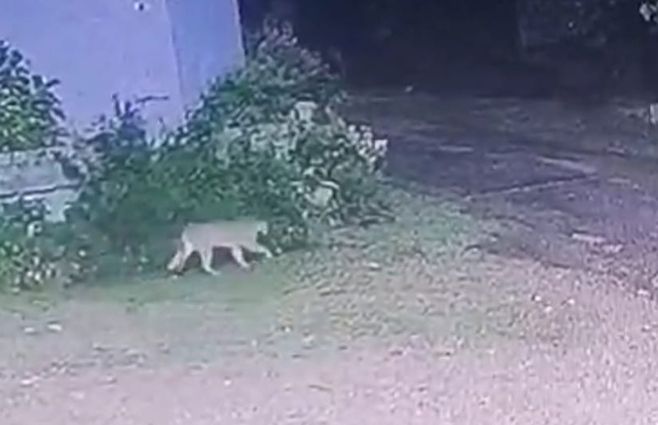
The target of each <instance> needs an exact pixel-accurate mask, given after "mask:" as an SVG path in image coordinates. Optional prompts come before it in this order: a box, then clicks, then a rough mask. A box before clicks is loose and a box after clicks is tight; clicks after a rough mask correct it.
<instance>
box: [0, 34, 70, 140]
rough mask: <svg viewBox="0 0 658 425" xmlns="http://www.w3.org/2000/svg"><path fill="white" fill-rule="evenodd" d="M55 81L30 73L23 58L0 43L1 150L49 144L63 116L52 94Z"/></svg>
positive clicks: (55, 135) (3, 43) (56, 99)
mask: <svg viewBox="0 0 658 425" xmlns="http://www.w3.org/2000/svg"><path fill="white" fill-rule="evenodd" d="M57 84H58V82H57V80H46V79H45V78H44V77H42V76H40V75H38V74H35V73H33V72H32V71H30V69H29V67H28V65H27V64H26V62H25V59H24V58H23V55H22V54H21V53H20V52H19V51H17V50H16V49H14V48H12V47H11V46H10V45H9V44H8V43H6V42H2V41H0V150H2V151H15V150H25V149H33V148H39V147H43V146H49V145H52V144H53V143H54V142H55V140H56V137H57V135H58V133H59V130H60V126H59V124H60V120H61V119H62V118H63V117H64V114H63V113H62V110H61V109H60V101H59V99H58V98H57V96H56V95H55V93H54V92H53V88H54V87H55V86H56V85H57Z"/></svg>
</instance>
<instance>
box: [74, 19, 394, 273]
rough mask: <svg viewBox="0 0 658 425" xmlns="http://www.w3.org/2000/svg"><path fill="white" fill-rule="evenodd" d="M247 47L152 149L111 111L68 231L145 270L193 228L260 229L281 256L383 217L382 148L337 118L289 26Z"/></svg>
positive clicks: (323, 79)
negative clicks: (236, 64) (235, 225)
mask: <svg viewBox="0 0 658 425" xmlns="http://www.w3.org/2000/svg"><path fill="white" fill-rule="evenodd" d="M254 40H255V41H254V42H253V44H252V45H251V47H250V49H249V51H248V56H247V61H246V64H245V66H244V67H243V68H242V69H240V70H238V71H236V72H235V73H233V74H231V75H229V76H228V77H226V78H223V79H219V80H217V81H216V82H215V83H214V84H212V86H211V87H210V88H209V90H208V92H207V93H206V94H205V95H204V96H203V98H202V100H201V103H200V106H199V107H198V108H197V109H196V110H194V111H193V112H192V113H191V114H190V115H189V117H188V120H187V123H186V125H185V126H183V127H181V128H179V129H178V130H177V131H176V132H174V133H172V134H170V135H169V136H167V137H166V138H165V139H164V140H163V141H162V143H160V144H154V143H151V142H149V141H148V139H147V136H146V134H145V133H144V132H143V131H139V128H140V125H141V124H140V122H141V121H140V119H139V113H138V110H135V109H131V108H129V107H128V106H129V105H128V104H125V105H124V107H123V108H120V107H116V105H117V104H118V103H117V101H116V100H115V114H114V116H113V117H112V118H110V119H107V120H105V121H104V124H103V125H102V126H101V127H100V129H99V131H98V132H97V135H96V136H95V137H93V138H92V140H91V142H92V143H91V146H94V148H93V149H92V150H93V152H92V154H91V155H89V157H88V158H87V159H86V160H85V161H83V162H84V164H85V167H84V168H85V169H86V171H85V173H84V175H85V183H84V185H83V189H82V193H81V196H80V198H79V201H78V202H77V203H76V204H75V205H74V206H73V207H72V208H71V209H70V211H69V223H71V225H75V226H83V227H85V228H89V229H93V231H97V232H99V233H100V234H101V235H104V236H106V237H107V238H108V240H109V243H110V245H112V246H113V249H115V250H116V251H117V252H121V253H122V256H123V258H136V259H139V261H137V262H138V263H139V264H140V265H141V266H144V264H147V263H150V264H159V262H160V260H161V258H159V257H158V255H159V254H157V253H156V250H155V249H154V247H156V246H163V242H166V241H167V239H169V238H172V237H174V236H175V232H176V231H177V230H179V229H180V226H181V225H183V224H184V223H186V222H190V221H206V220H211V219H234V218H238V217H245V216H250V217H254V218H261V219H266V220H268V221H269V222H270V223H271V229H272V230H271V232H270V234H269V235H267V238H266V239H267V240H266V243H267V244H268V245H270V248H272V249H273V250H275V251H283V250H288V249H292V248H295V247H300V246H303V245H304V244H305V243H306V241H307V238H308V233H309V226H310V225H311V224H312V222H313V221H314V220H329V221H333V222H345V221H350V220H353V219H356V220H357V221H358V220H359V219H362V218H364V217H366V216H372V215H373V213H380V212H381V211H382V210H383V208H384V207H383V205H381V204H379V203H377V202H376V201H377V197H376V195H377V169H378V164H379V162H380V160H381V159H382V157H383V155H384V153H385V148H386V143H385V142H384V141H376V140H374V138H373V136H372V132H371V131H370V129H368V128H367V127H363V126H352V125H348V124H347V123H345V122H344V121H343V120H342V119H341V118H340V117H339V116H338V115H337V114H336V113H335V112H334V110H335V109H334V108H335V107H336V106H338V105H339V104H340V102H341V101H342V99H343V96H344V95H343V92H342V91H341V90H340V89H339V87H338V85H337V81H336V79H335V78H334V77H333V76H332V75H331V73H330V72H329V70H328V68H327V67H326V66H325V65H324V64H323V63H322V62H321V61H320V59H319V57H318V56H317V55H314V54H312V53H310V52H308V51H307V50H306V49H304V48H302V47H300V46H299V45H298V44H297V41H296V40H295V39H294V37H293V36H292V34H291V33H290V31H289V30H288V29H287V27H285V26H283V27H280V26H276V25H273V24H269V23H268V24H267V25H266V26H265V27H264V30H263V31H262V32H261V33H260V34H259V35H258V37H256V38H255V39H254ZM127 110H129V111H130V112H131V113H126V111H127ZM85 146H86V145H85ZM164 246H167V244H164ZM154 257H156V258H154Z"/></svg>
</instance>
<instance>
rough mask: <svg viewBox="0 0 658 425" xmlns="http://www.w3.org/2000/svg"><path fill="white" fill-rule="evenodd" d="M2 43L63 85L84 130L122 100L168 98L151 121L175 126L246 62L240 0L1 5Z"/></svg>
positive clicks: (18, 1) (4, 0)
mask: <svg viewBox="0 0 658 425" xmlns="http://www.w3.org/2000/svg"><path fill="white" fill-rule="evenodd" d="M0 39H5V40H8V41H9V42H10V43H11V44H12V45H14V46H15V47H17V48H19V49H20V50H21V51H23V52H24V53H25V55H26V56H27V58H28V59H29V60H30V61H31V63H32V65H33V67H34V70H35V71H36V72H39V73H41V74H43V75H45V76H47V77H56V78H58V79H60V80H61V81H62V85H61V87H60V88H59V93H60V95H61V96H62V99H63V101H64V107H65V110H66V111H67V113H68V115H69V117H70V121H71V124H72V125H73V126H75V127H78V128H84V127H85V126H86V125H88V124H89V123H90V122H91V121H92V120H93V119H95V118H96V117H97V116H98V115H99V114H101V113H107V112H110V111H111V106H112V104H111V97H112V95H113V94H114V93H117V94H119V96H120V97H121V98H122V99H131V98H135V97H145V96H158V97H162V96H166V97H168V100H160V101H155V102H151V103H149V105H148V107H147V109H146V110H145V113H146V116H147V118H148V119H149V121H150V122H151V123H155V122H156V121H158V120H160V119H162V120H164V121H165V122H166V123H168V124H170V125H174V124H176V123H177V122H179V120H180V118H181V117H182V115H183V112H184V109H185V108H186V107H188V106H190V105H192V104H193V103H194V102H195V101H196V99H197V98H198V96H199V94H200V91H201V90H202V89H203V87H205V86H206V84H207V82H208V80H209V79H212V78H214V77H216V76H218V75H220V74H222V73H224V72H226V70H227V69H230V68H232V67H235V66H238V65H240V64H241V63H242V60H243V51H242V42H241V35H240V26H239V20H238V12H237V0H145V1H136V0H0Z"/></svg>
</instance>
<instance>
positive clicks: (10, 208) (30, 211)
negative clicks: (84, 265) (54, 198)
mask: <svg viewBox="0 0 658 425" xmlns="http://www.w3.org/2000/svg"><path fill="white" fill-rule="evenodd" d="M45 214H46V209H45V207H44V206H43V204H41V203H39V202H28V201H24V200H19V201H18V202H14V203H8V204H5V205H4V206H3V209H2V216H1V217H2V218H1V219H0V240H1V241H2V242H0V287H2V288H4V289H10V290H12V291H20V290H22V289H35V288H39V287H41V286H43V285H44V284H45V283H46V282H47V281H48V280H49V279H52V278H54V277H55V274H56V266H55V262H54V259H53V255H54V249H53V247H52V246H48V245H46V244H44V243H43V242H44V241H45V239H44V238H42V237H41V235H42V233H43V231H44V227H43V225H44V223H45Z"/></svg>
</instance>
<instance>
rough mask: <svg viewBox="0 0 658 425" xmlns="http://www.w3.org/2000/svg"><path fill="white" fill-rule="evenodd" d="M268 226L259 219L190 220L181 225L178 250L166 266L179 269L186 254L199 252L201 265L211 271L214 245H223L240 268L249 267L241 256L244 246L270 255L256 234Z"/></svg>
mask: <svg viewBox="0 0 658 425" xmlns="http://www.w3.org/2000/svg"><path fill="white" fill-rule="evenodd" d="M268 230H269V226H268V224H267V222H265V221H261V220H235V221H227V220H221V221H212V222H207V223H189V224H188V225H186V226H185V228H184V229H183V231H182V233H181V235H180V237H179V238H178V241H177V250H176V253H175V254H174V257H173V258H172V259H171V260H170V261H169V264H168V265H167V270H169V271H170V272H175V273H180V272H181V271H182V270H183V268H184V267H185V263H186V262H187V260H188V258H189V257H190V256H191V255H192V254H193V253H194V252H198V253H199V256H200V257H201V268H202V269H203V270H204V271H205V272H207V273H210V274H212V275H218V274H219V272H218V271H217V270H215V269H213V268H212V259H213V249H214V248H226V249H229V250H230V252H231V256H232V257H233V259H234V260H235V261H236V263H238V265H239V266H240V267H242V268H243V269H250V268H251V267H250V265H249V264H248V263H247V262H246V261H245V259H244V251H243V250H244V249H246V250H248V251H251V252H254V253H258V254H263V255H265V257H266V258H271V257H272V253H271V252H270V250H269V249H267V248H266V247H264V246H263V245H262V244H260V243H259V242H258V235H259V234H261V233H262V234H265V233H267V232H268Z"/></svg>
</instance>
